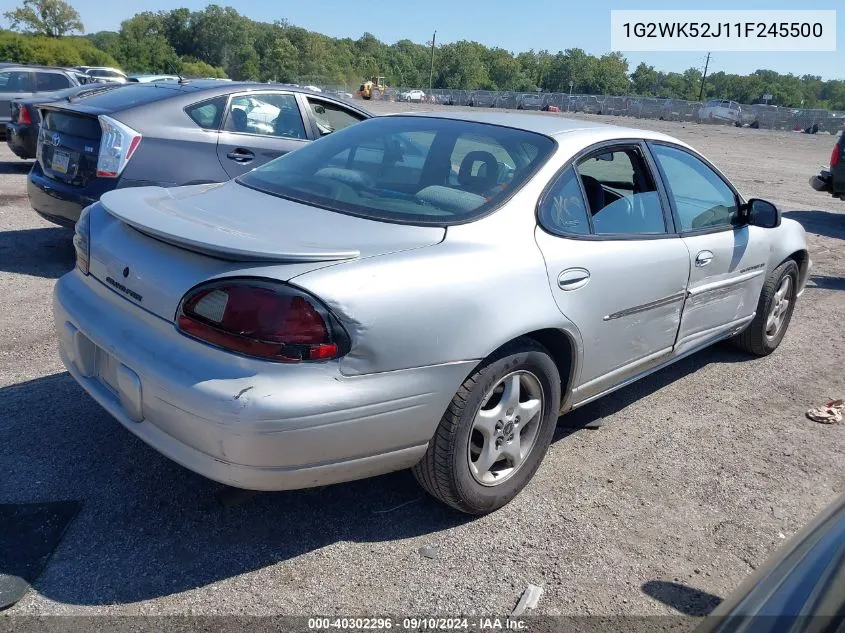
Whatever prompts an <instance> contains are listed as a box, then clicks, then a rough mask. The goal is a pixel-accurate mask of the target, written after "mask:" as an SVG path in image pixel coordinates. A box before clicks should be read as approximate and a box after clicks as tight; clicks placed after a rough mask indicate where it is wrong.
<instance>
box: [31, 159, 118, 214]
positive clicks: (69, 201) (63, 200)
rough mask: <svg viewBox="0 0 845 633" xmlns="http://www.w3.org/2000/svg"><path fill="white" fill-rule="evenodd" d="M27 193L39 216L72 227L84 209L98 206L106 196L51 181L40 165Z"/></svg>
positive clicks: (33, 169) (32, 174) (32, 171)
mask: <svg viewBox="0 0 845 633" xmlns="http://www.w3.org/2000/svg"><path fill="white" fill-rule="evenodd" d="M26 192H27V194H28V195H29V204H30V205H31V206H32V208H33V209H34V210H35V212H36V213H37V214H38V215H40V216H41V217H43V218H44V219H46V220H49V221H50V222H53V223H55V224H59V225H61V226H70V227H73V226H74V225H75V224H76V221H77V220H78V219H79V214H80V213H82V209H84V208H85V207H87V206H88V205H89V204H93V203H95V202H96V201H97V200H98V199H99V197H100V194H101V193H102V192H100V191H96V192H94V191H89V189H88V188H85V187H74V186H72V185H68V184H66V183H63V182H60V181H57V180H53V179H51V178H47V177H46V176H45V175H44V172H43V171H42V170H41V165H40V164H39V163H37V162H36V163H35V165H33V166H32V169H31V170H30V172H29V177H28V178H27V180H26Z"/></svg>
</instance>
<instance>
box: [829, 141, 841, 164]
mask: <svg viewBox="0 0 845 633" xmlns="http://www.w3.org/2000/svg"><path fill="white" fill-rule="evenodd" d="M842 151H843V150H841V149H839V143H837V144H836V145H834V146H833V151H832V152H831V153H830V167H831V169H832V168H834V167H836V165H837V163H839V153H840V152H842Z"/></svg>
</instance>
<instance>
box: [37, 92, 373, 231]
mask: <svg viewBox="0 0 845 633" xmlns="http://www.w3.org/2000/svg"><path fill="white" fill-rule="evenodd" d="M40 109H41V115H42V117H43V121H42V124H41V132H40V135H39V140H38V148H37V160H36V162H35V165H33V167H32V171H31V172H30V173H29V179H28V181H27V189H28V192H29V199H30V203H31V204H32V207H33V209H35V211H36V212H37V213H39V214H40V215H41V216H42V217H44V218H46V219H47V220H50V221H51V222H55V223H56V224H60V225H64V226H72V225H73V224H74V223H75V222H76V220H77V219H78V218H79V214H80V212H81V211H82V209H83V208H85V207H86V206H88V205H89V204H91V203H93V202H96V201H97V200H99V198H100V196H101V195H102V194H104V193H105V192H106V191H110V190H112V189H116V188H121V187H137V186H146V185H159V186H162V187H175V186H180V185H191V184H201V183H213V182H224V181H226V180H229V179H230V178H234V177H235V176H239V175H241V174H243V173H246V172H247V171H249V170H251V169H253V168H255V167H258V166H259V165H262V164H264V163H266V162H267V161H269V160H272V159H273V158H277V157H278V156H281V155H282V154H285V153H287V152H290V151H293V150H295V149H297V148H299V147H302V146H303V145H304V144H306V143H309V142H310V141H313V140H315V139H318V138H320V137H321V136H325V135H326V134H330V133H331V132H333V131H335V130H339V129H342V128H344V127H346V126H348V125H351V124H353V123H357V122H359V121H362V120H363V119H367V118H369V117H371V116H372V115H371V114H370V113H368V112H367V111H366V110H363V109H361V108H359V107H357V106H355V105H353V104H351V103H347V102H345V101H342V100H339V99H336V98H333V97H330V96H327V95H323V94H319V93H315V92H311V91H309V90H305V89H302V88H289V87H280V86H272V85H267V84H250V83H235V82H228V81H225V82H224V81H214V80H209V81H206V80H198V81H183V82H176V83H172V82H166V83H159V82H156V83H131V84H126V85H124V86H123V87H122V88H120V89H119V90H114V91H109V92H106V93H104V94H95V95H92V96H88V97H84V98H82V99H76V100H74V101H73V102H72V103H52V104H47V105H45V106H41V107H40Z"/></svg>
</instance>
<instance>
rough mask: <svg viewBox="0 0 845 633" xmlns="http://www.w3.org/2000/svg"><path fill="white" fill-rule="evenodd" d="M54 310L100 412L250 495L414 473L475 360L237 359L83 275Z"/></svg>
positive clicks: (64, 283)
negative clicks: (410, 365)
mask: <svg viewBox="0 0 845 633" xmlns="http://www.w3.org/2000/svg"><path fill="white" fill-rule="evenodd" d="M53 310H54V317H55V322H56V327H57V329H58V333H59V339H60V354H61V358H62V362H63V363H64V364H65V367H67V369H68V371H69V372H70V374H71V375H72V376H73V377H74V378H75V379H76V380H77V382H79V384H80V385H81V386H82V387H83V388H84V389H85V390H86V391H87V392H88V393H89V394H90V395H91V396H92V397H93V398H94V399H95V400H96V401H97V402H98V403H99V404H100V405H102V406H103V408H105V409H106V410H107V411H108V412H109V413H110V414H111V415H112V416H114V417H115V418H116V419H117V420H118V421H119V422H120V423H121V424H123V425H124V426H125V427H126V428H127V429H129V430H130V431H131V432H132V433H134V434H135V435H137V436H138V437H139V438H140V439H142V440H143V441H144V442H146V443H147V444H149V445H150V446H151V447H152V448H154V449H155V450H157V451H159V452H160V453H162V454H163V455H165V456H167V457H168V458H170V459H172V460H173V461H175V462H177V463H179V464H181V465H183V466H185V467H186V468H188V469H190V470H192V471H194V472H196V473H199V474H200V475H203V476H205V477H207V478H209V479H213V480H215V481H218V482H221V483H224V484H227V485H230V486H235V487H239V488H246V489H253V490H287V489H295V488H307V487H311V486H320V485H325V484H331V483H337V482H341V481H349V480H353V479H360V478H364V477H370V476H373V475H378V474H382V473H386V472H390V471H393V470H399V469H403V468H408V467H410V466H412V465H413V464H415V463H416V462H417V461H419V459H420V458H421V457H422V455H423V454H424V453H425V450H426V448H427V445H428V441H429V439H430V438H431V437H432V435H433V434H434V431H435V429H436V427H437V424H438V423H439V420H440V418H441V416H442V415H443V412H444V411H445V410H446V407H447V406H448V403H449V401H450V400H451V399H452V397H453V396H454V393H455V391H456V390H457V388H458V386H459V385H460V383H461V381H462V380H463V379H464V378H465V376H466V374H467V373H468V372H469V371H470V370H471V364H472V363H471V362H468V363H451V364H446V365H438V366H432V367H423V368H416V369H409V370H402V371H395V372H385V373H381V374H371V375H366V376H356V377H354V378H350V377H347V376H344V375H343V374H342V373H341V372H340V369H339V363H337V362H327V363H314V364H307V365H305V364H303V365H281V364H278V363H268V362H264V361H258V360H252V359H247V358H242V357H239V356H234V355H232V354H228V353H226V352H224V351H222V350H218V349H216V348H213V347H210V346H208V345H205V344H203V343H200V342H197V341H194V340H192V339H189V338H187V337H185V336H182V335H181V334H179V333H178V332H177V331H176V329H175V328H174V326H173V324H172V323H170V322H168V321H165V320H164V319H161V318H159V317H156V316H154V315H152V314H150V313H147V312H146V311H144V310H142V309H140V308H138V307H137V306H135V305H134V304H132V303H130V302H129V301H127V300H125V299H123V298H120V297H118V296H117V295H116V294H115V293H114V292H113V291H112V290H110V289H109V288H107V287H106V286H104V285H103V284H101V283H99V282H98V281H96V280H95V279H92V278H90V277H83V276H82V275H81V274H80V273H79V272H78V271H73V272H71V273H68V274H67V275H65V276H64V277H62V278H61V279H60V280H59V281H58V282H57V283H56V287H55V290H54V297H53ZM104 355H107V357H108V358H110V359H113V360H112V362H111V363H105V364H103V363H102V361H101V358H102V357H103V356H104ZM109 364H110V365H111V367H112V369H113V371H112V372H111V373H109V371H105V372H104V370H103V369H102V367H103V366H104V365H105V366H108V365H109ZM101 374H103V375H104V376H107V375H110V376H112V379H111V381H109V380H108V379H106V378H105V377H103V378H100V377H99V376H100V375H101ZM109 385H110V386H109Z"/></svg>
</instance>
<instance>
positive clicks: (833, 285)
mask: <svg viewBox="0 0 845 633" xmlns="http://www.w3.org/2000/svg"><path fill="white" fill-rule="evenodd" d="M807 287H808V288H820V289H822V290H845V277H830V276H828V275H812V276H811V277H810V279H809V281H808V282H807Z"/></svg>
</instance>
